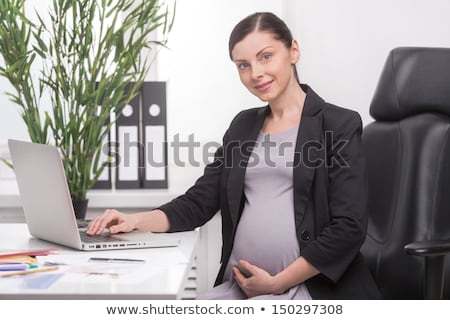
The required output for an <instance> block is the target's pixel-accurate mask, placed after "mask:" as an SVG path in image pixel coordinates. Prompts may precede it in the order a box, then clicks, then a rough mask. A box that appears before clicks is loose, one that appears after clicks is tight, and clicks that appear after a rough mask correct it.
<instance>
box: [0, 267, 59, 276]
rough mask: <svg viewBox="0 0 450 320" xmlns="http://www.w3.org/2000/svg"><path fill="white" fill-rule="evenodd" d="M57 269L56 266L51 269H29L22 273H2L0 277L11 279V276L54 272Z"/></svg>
mask: <svg viewBox="0 0 450 320" xmlns="http://www.w3.org/2000/svg"><path fill="white" fill-rule="evenodd" d="M58 269H59V268H58V266H53V267H48V268H37V269H29V270H23V271H16V272H8V273H3V274H0V277H12V276H19V275H22V274H29V273H37V272H47V271H55V270H58Z"/></svg>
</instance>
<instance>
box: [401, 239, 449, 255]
mask: <svg viewBox="0 0 450 320" xmlns="http://www.w3.org/2000/svg"><path fill="white" fill-rule="evenodd" d="M405 251H406V253H407V254H410V255H416V256H423V257H429V256H443V255H446V254H449V253H450V240H423V241H417V242H412V243H409V244H407V245H406V246H405Z"/></svg>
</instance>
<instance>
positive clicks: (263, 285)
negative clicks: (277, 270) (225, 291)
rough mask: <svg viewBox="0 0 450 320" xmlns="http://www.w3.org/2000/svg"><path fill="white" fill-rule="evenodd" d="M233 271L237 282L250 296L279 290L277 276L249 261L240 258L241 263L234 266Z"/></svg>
mask: <svg viewBox="0 0 450 320" xmlns="http://www.w3.org/2000/svg"><path fill="white" fill-rule="evenodd" d="M241 270H242V271H241ZM233 272H234V278H235V280H236V282H237V284H238V285H239V287H240V288H241V289H242V291H243V292H244V293H245V294H246V295H247V297H249V298H252V297H256V296H259V295H262V294H272V293H276V291H277V290H276V282H275V277H273V276H271V275H270V274H269V273H268V272H267V271H265V270H263V269H261V268H259V267H257V266H255V265H252V264H250V263H249V262H248V261H245V260H240V261H239V265H238V266H234V267H233ZM244 274H246V275H244Z"/></svg>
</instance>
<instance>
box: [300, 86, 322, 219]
mask: <svg viewBox="0 0 450 320" xmlns="http://www.w3.org/2000/svg"><path fill="white" fill-rule="evenodd" d="M302 87H303V86H302ZM305 87H306V86H305ZM305 89H306V90H305V91H307V96H306V101H305V105H304V107H303V112H302V118H301V121H300V126H299V130H298V135H297V142H296V146H295V155H294V210H295V221H296V224H297V226H298V224H299V223H300V222H301V220H302V218H303V216H304V214H305V211H306V206H307V204H308V200H309V198H310V196H311V185H312V181H313V180H314V172H315V170H316V167H317V165H320V162H318V161H321V159H322V156H321V155H320V154H319V152H320V151H321V150H322V151H323V148H324V146H323V141H322V140H323V138H322V135H323V133H322V132H323V129H322V112H321V110H322V105H323V103H324V101H323V100H322V98H320V97H319V96H318V95H317V94H316V93H315V92H314V91H313V90H312V89H310V88H309V87H306V88H305Z"/></svg>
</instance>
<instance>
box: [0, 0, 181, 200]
mask: <svg viewBox="0 0 450 320" xmlns="http://www.w3.org/2000/svg"><path fill="white" fill-rule="evenodd" d="M28 11H31V10H25V0H0V54H1V56H2V58H3V65H0V75H2V76H4V77H6V78H7V79H8V80H9V82H10V83H11V85H12V87H13V89H14V90H13V91H12V92H7V95H8V96H9V98H10V100H11V101H13V102H14V103H15V104H17V105H18V106H19V107H20V113H21V117H22V118H23V120H24V122H25V124H26V126H27V129H28V133H29V136H30V139H31V141H33V142H36V143H52V144H55V145H56V146H57V147H59V149H60V151H61V154H62V158H63V164H64V169H65V173H66V177H67V180H68V185H69V189H70V193H71V196H72V200H83V199H85V198H86V193H87V191H88V190H89V189H90V188H92V186H93V185H94V183H95V182H96V181H97V180H98V178H99V176H100V174H101V173H102V171H103V170H104V168H105V166H106V165H107V163H108V161H106V162H105V161H101V160H100V156H101V152H102V141H103V138H104V137H105V136H106V135H107V134H108V132H109V131H110V129H111V125H112V124H113V122H112V121H108V119H110V115H111V113H115V114H120V111H121V110H122V109H123V107H124V106H126V105H127V104H128V103H129V102H130V101H131V100H132V99H133V98H134V97H135V96H136V95H137V93H138V91H139V89H140V87H141V85H142V82H143V81H144V78H145V76H146V74H147V73H148V71H149V68H150V66H151V61H150V60H149V59H146V58H142V54H141V53H142V51H143V50H148V49H150V50H156V49H158V48H161V47H162V46H165V43H166V40H167V35H168V33H169V31H170V29H171V27H172V24H173V20H174V10H173V11H172V10H169V8H168V6H167V5H166V4H164V3H163V2H162V1H158V0H142V1H136V0H53V2H52V4H51V5H50V8H49V10H48V11H46V14H48V16H42V15H41V14H39V13H38V12H37V10H35V11H34V12H32V15H31V14H30V13H28ZM171 11H172V12H171ZM45 21H47V23H46V22H45ZM94 26H98V27H97V28H95V27H94ZM153 31H154V32H157V31H158V32H159V34H161V35H162V36H161V38H162V39H161V40H159V41H150V40H149V38H150V35H151V33H152V32H153ZM0 61H1V59H0ZM36 69H38V70H39V73H38V74H37V75H36V74H33V73H32V71H34V72H35V70H36ZM43 95H48V96H49V97H50V101H51V106H50V107H51V108H48V107H47V110H50V111H43V109H45V108H43V106H41V105H40V102H41V100H43V99H41V98H42V97H43ZM109 160H111V159H109Z"/></svg>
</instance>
